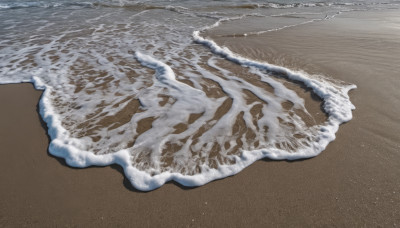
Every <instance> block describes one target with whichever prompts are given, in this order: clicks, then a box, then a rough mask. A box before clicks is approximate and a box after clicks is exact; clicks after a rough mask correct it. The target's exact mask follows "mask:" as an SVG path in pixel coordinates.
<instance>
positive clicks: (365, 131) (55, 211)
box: [0, 13, 400, 227]
mask: <svg viewBox="0 0 400 228" xmlns="http://www.w3.org/2000/svg"><path fill="white" fill-rule="evenodd" d="M372 14H373V13H372ZM350 16H351V17H350ZM373 16H375V17H380V16H379V15H376V14H375V15H373ZM390 16H392V17H393V15H390ZM346 17H347V15H346ZM360 17H361V19H362V18H363V15H361V16H360V15H355V16H354V15H353V16H352V15H349V18H344V19H343V20H342V19H341V20H339V21H334V20H332V21H329V23H323V24H322V25H315V24H313V25H306V26H302V27H301V28H291V29H287V30H281V31H279V32H276V33H271V34H267V35H265V36H262V37H261V38H260V37H258V39H256V38H255V39H253V40H251V42H252V43H255V44H254V45H255V46H257V42H259V43H262V42H267V41H268V43H271V42H276V45H275V46H274V48H276V50H273V51H272V53H273V54H274V53H281V56H283V57H286V55H287V56H289V55H290V56H293V58H294V59H295V60H293V64H298V65H301V66H303V65H304V66H308V67H309V69H312V68H316V69H317V70H316V71H315V72H321V71H322V72H324V71H325V72H329V75H332V76H333V77H335V76H336V75H339V76H340V78H339V79H342V80H343V79H344V80H345V81H348V82H354V83H355V84H356V85H358V86H359V88H358V89H356V90H355V91H352V92H350V93H351V95H350V97H351V101H352V102H353V103H354V104H355V106H356V110H355V111H353V116H354V118H353V120H351V121H350V122H348V123H345V124H342V125H341V126H340V128H339V131H338V132H337V134H336V140H335V141H333V142H331V143H330V144H329V145H328V147H327V149H326V150H325V151H323V152H322V153H321V154H320V155H318V156H317V157H314V158H312V159H307V160H302V161H293V162H289V161H268V160H261V161H257V162H255V163H253V164H252V165H250V166H249V167H247V168H246V169H244V170H243V171H241V172H240V173H238V174H236V175H235V176H232V177H227V178H225V179H222V180H216V181H213V182H210V183H208V184H206V185H204V186H200V187H196V188H185V187H180V186H178V185H177V184H175V183H173V182H169V183H167V184H165V185H164V186H162V187H161V188H159V189H156V190H154V191H151V192H147V193H142V192H138V191H132V189H129V188H127V186H126V178H125V177H123V175H121V171H120V170H118V168H116V167H115V166H114V167H109V166H107V167H90V168H85V169H76V168H70V167H66V166H63V165H60V164H59V162H55V159H54V157H51V156H49V155H48V154H47V153H46V152H45V151H47V147H48V138H47V134H46V132H44V131H43V128H42V127H43V126H41V124H40V121H37V119H38V113H37V103H38V99H39V97H40V94H41V92H42V91H35V90H34V89H33V88H32V86H31V85H29V84H18V85H1V86H0V94H1V96H0V97H1V100H0V101H1V103H0V104H1V106H2V107H4V108H3V110H4V111H2V112H0V113H1V116H0V120H1V121H2V122H1V137H0V138H2V139H3V140H4V141H3V143H2V145H3V149H2V150H3V151H2V153H3V156H4V157H5V158H7V159H2V164H1V167H2V170H1V173H2V174H1V176H0V177H1V181H2V183H7V184H6V185H4V186H2V187H1V194H2V197H1V198H0V199H1V201H0V203H1V205H2V207H1V209H0V212H1V213H0V215H1V216H0V226H10V225H15V226H17V225H30V226H52V225H53V226H54V225H61V224H63V225H66V226H74V225H77V224H79V225H81V226H84V225H90V226H95V225H100V226H107V225H108V226H110V225H113V226H118V225H119V226H129V225H131V224H137V225H138V226H156V225H163V226H195V227H198V226H213V225H214V226H215V225H216V224H218V225H223V226H246V225H255V226H257V225H258V226H263V225H270V226H271V225H272V226H277V225H279V226H311V225H313V226H324V225H336V226H354V225H355V226H357V225H358V226H378V225H381V226H396V224H397V225H398V224H400V219H399V218H400V216H399V215H400V211H399V209H398V208H399V205H400V194H399V192H397V189H400V181H399V180H398V177H399V175H400V169H398V162H399V161H400V153H397V152H399V150H400V146H399V147H396V144H397V146H398V144H399V140H398V137H399V136H397V135H395V134H388V133H387V132H382V131H380V129H377V130H375V129H373V128H371V127H373V124H378V126H379V127H380V128H383V129H388V130H389V131H391V132H392V133H396V130H397V131H398V132H399V126H398V125H394V126H393V127H391V128H390V126H389V125H392V124H393V122H394V123H396V120H397V119H396V116H395V114H396V113H398V112H397V111H396V110H397V109H398V108H397V109H396V108H395V107H393V109H390V110H387V107H390V105H394V104H395V103H393V101H394V100H393V99H390V98H387V97H386V95H387V94H390V93H394V94H393V96H394V97H395V98H396V97H398V96H399V94H398V92H397V93H396V91H393V90H390V88H392V87H391V86H390V85H389V86H388V85H387V84H385V82H378V83H375V84H376V85H374V82H369V83H368V81H367V80H366V78H362V77H361V76H358V77H357V75H358V74H359V73H360V70H359V69H358V68H351V67H352V66H348V65H345V67H341V68H337V69H336V68H335V67H337V66H343V65H340V64H339V63H341V64H343V62H344V61H342V62H339V63H335V62H330V63H331V64H332V65H333V66H332V67H333V69H331V68H326V66H328V67H329V66H331V65H326V66H325V65H324V64H323V63H324V62H326V61H328V60H329V59H333V60H337V59H336V58H337V57H335V55H334V54H330V56H328V57H324V58H322V57H321V55H320V53H324V52H325V53H326V51H327V50H330V49H329V45H326V44H331V45H333V44H334V43H335V41H337V40H335V39H332V38H329V39H327V38H326V37H325V38H324V33H327V32H329V31H328V30H329V29H332V28H333V29H335V32H337V31H340V29H342V31H343V28H346V25H344V24H343V23H344V22H346V23H348V22H354V23H355V22H357V23H363V22H362V21H360V20H358V19H357V18H360ZM335 20H336V19H335ZM364 23H365V22H364ZM324 26H326V27H327V28H326V29H323V27H324ZM329 26H330V28H329ZM301 30H304V31H303V32H302V31H301ZM318 31H320V32H319V33H318ZM307 33H312V34H313V35H314V36H315V37H317V38H318V39H319V40H318V41H319V42H320V43H321V44H325V45H320V46H321V47H323V48H325V49H323V50H320V52H317V53H316V51H315V50H314V49H310V47H309V46H307V45H308V43H305V44H304V46H303V48H304V47H305V48H304V49H306V51H305V50H304V49H301V48H300V47H299V48H298V49H295V50H294V51H293V53H290V52H289V51H288V49H289V48H293V46H292V45H293V42H294V41H293V40H291V39H289V38H290V37H293V35H296V36H295V37H294V38H298V37H302V38H305V37H308V36H307ZM352 34H353V33H349V34H343V36H345V35H347V36H350V35H352ZM291 35H292V36H291ZM369 35H371V34H369ZM371 36H372V35H371ZM317 38H316V39H317ZM339 38H340V37H339ZM364 38H365V37H364ZM224 39H225V40H223V41H221V42H226V43H225V44H227V43H228V44H231V45H232V44H234V43H235V42H236V43H239V44H241V45H242V47H247V48H248V47H249V43H247V41H249V40H248V38H246V39H247V41H246V42H245V40H243V39H242V40H238V39H235V40H234V39H227V38H224ZM285 39H287V40H285ZM373 39H374V38H373V37H372V38H371V40H372V41H373ZM382 39H383V38H382ZM304 40H305V39H304ZM350 41H351V40H348V41H347V42H350ZM355 41H356V40H355ZM229 42H231V43H229ZM387 42H389V41H387ZM259 43H258V44H259ZM309 43H310V45H311V43H314V44H316V43H315V42H313V41H312V40H310V41H309ZM291 44H292V45H291ZM350 44H351V43H350ZM350 44H348V45H350ZM285 45H287V46H285ZM227 46H228V45H227ZM236 47H237V48H238V50H240V48H241V46H240V45H238V46H236ZM307 48H308V49H307ZM335 48H338V47H337V46H331V49H335ZM347 48H349V47H347ZM338 50H339V51H342V49H338ZM362 50H363V49H360V50H359V49H357V48H353V51H356V53H358V52H357V51H362ZM371 50H372V51H371ZM370 51H371V52H373V51H374V49H371V48H370ZM395 51H396V50H392V52H390V53H389V54H392V55H393V52H394V53H396V52H395ZM288 52H289V53H288ZM261 53H266V51H264V52H261ZM285 53H288V54H285ZM296 53H300V54H298V55H297V56H296ZM372 54H374V55H373V56H366V57H370V58H372V57H376V56H382V57H386V56H384V55H382V53H380V52H377V51H376V52H373V53H372ZM302 55H304V56H307V57H308V58H307V60H310V61H314V62H315V63H310V62H307V61H300V60H299V57H301V56H302ZM341 57H342V58H344V59H345V56H341ZM296 58H297V59H296ZM397 58H398V56H397ZM318 59H319V60H318ZM362 60H363V59H359V60H357V61H356V62H357V64H358V66H364V65H363V64H365V63H364V62H363V61H362ZM368 61H369V59H366V62H368ZM392 61H397V59H394V60H392ZM313 64H314V65H313ZM379 67H381V65H379ZM370 68H372V67H371V66H370ZM370 68H368V69H365V71H362V72H364V73H368V71H372V73H370V74H365V75H370V77H372V76H373V75H374V74H373V73H375V70H380V71H383V73H386V75H388V72H389V73H390V72H393V71H392V70H393V69H395V67H393V69H392V68H390V69H387V68H385V69H380V68H378V69H375V70H374V69H370ZM348 69H350V70H353V71H351V72H352V73H351V74H350V75H349V74H342V73H343V72H345V73H346V72H348V71H346V70H348ZM354 70H355V71H354ZM357 70H358V71H357ZM371 75H372V76H371ZM389 76H390V75H389ZM393 80H395V78H394V79H393ZM386 83H389V84H390V83H392V84H393V83H394V84H393V85H396V81H391V78H389V79H388V82H386ZM371 84H372V85H371ZM397 84H398V82H397ZM393 85H392V86H393ZM371 86H378V88H382V87H384V88H386V90H384V91H383V92H381V93H378V92H379V91H380V90H376V89H374V90H369V89H371ZM385 86H386V87H385ZM393 87H395V86H393ZM387 88H389V89H387ZM371 91H372V95H368V92H371ZM374 95H375V96H377V97H376V98H375V99H372V100H371V98H372V97H373V96H374ZM364 96H367V97H366V98H365V97H364ZM365 99H368V101H365ZM381 99H389V100H388V101H387V100H385V101H384V102H382V101H381ZM369 102H370V103H369ZM377 107H381V109H382V110H385V112H384V113H381V112H380V110H376V109H377ZM374 110H375V111H374ZM385 116H387V117H388V118H387V119H383V122H381V121H380V120H382V118H385ZM393 116H394V119H393ZM39 118H40V117H39ZM391 118H392V119H393V120H391V121H390V119H391ZM388 127H389V128H388ZM393 131H394V132H393ZM385 133H386V134H385ZM21 138H23V140H24V143H21ZM5 143H9V144H7V145H6V146H4V145H5ZM56 160H59V159H56ZM116 170H117V172H116ZM128 184H129V183H128ZM260 199H262V200H260Z"/></svg>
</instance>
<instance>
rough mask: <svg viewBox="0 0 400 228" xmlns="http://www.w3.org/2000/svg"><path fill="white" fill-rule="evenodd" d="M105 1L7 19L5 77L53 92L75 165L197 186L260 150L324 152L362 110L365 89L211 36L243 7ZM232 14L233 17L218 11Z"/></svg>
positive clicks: (49, 100)
mask: <svg viewBox="0 0 400 228" xmlns="http://www.w3.org/2000/svg"><path fill="white" fill-rule="evenodd" d="M135 7H136V6H135ZM106 9H107V10H98V9H97V8H87V9H82V10H84V12H85V14H78V13H76V11H71V10H59V11H55V13H53V14H51V16H49V15H48V14H47V13H46V12H35V13H36V14H35V15H34V16H35V17H36V18H39V19H40V20H39V19H38V20H32V21H29V23H27V24H22V23H19V24H18V23H17V22H16V20H2V21H1V22H0V26H1V28H3V30H2V31H3V32H2V33H0V35H1V40H0V41H1V43H0V58H1V61H0V82H1V83H20V82H32V83H34V84H35V86H36V88H38V89H42V90H44V93H43V96H42V98H41V100H40V113H41V116H42V117H43V119H44V121H45V122H46V123H47V125H48V128H49V131H48V133H49V135H50V137H51V143H50V147H49V151H50V153H52V154H53V155H55V156H58V157H62V158H65V160H66V162H67V163H68V164H69V165H71V166H74V167H87V166H91V165H109V164H113V163H116V164H119V165H121V166H122V167H124V170H125V174H126V176H127V178H128V179H129V180H130V181H131V183H132V185H133V186H135V187H136V188H137V189H140V190H152V189H154V188H157V187H160V186H161V185H163V184H164V183H165V182H167V181H171V180H174V181H177V182H179V183H181V184H183V185H186V186H198V185H202V184H205V183H207V182H210V181H212V180H215V179H218V178H223V177H226V176H229V175H233V174H236V173H238V172H239V171H241V170H242V169H243V168H245V167H247V166H248V165H250V164H252V163H253V162H254V161H256V160H258V159H261V158H271V159H299V158H308V157H313V156H316V155H318V154H319V153H320V152H321V151H323V150H324V149H325V147H326V146H327V145H328V143H329V142H331V141H332V140H334V138H335V133H336V131H337V130H338V127H339V125H340V124H341V123H343V122H345V121H349V120H350V119H351V118H352V113H351V110H352V109H354V106H353V105H352V104H351V102H350V99H349V96H348V95H347V93H348V91H349V90H350V89H353V88H355V86H354V85H348V84H346V83H343V82H336V81H334V80H331V79H328V78H325V77H322V76H315V75H308V74H306V73H302V72H295V71H292V70H289V69H286V68H283V67H279V66H274V65H270V64H268V63H265V62H260V61H254V60H250V59H247V58H245V57H243V56H240V55H239V54H238V53H232V52H231V51H230V50H229V49H228V48H226V47H221V46H218V45H217V44H216V43H215V42H213V41H212V40H210V39H209V38H207V37H205V36H204V33H205V32H206V31H207V30H209V29H211V28H215V27H217V26H219V25H220V24H221V23H224V22H226V21H232V20H233V19H236V20H240V19H242V18H244V16H243V15H242V14H237V13H236V11H234V12H227V11H223V12H219V11H218V12H210V11H209V10H206V11H201V12H200V11H199V10H198V9H196V10H192V9H190V8H187V7H186V6H185V7H183V6H180V7H174V8H173V9H179V10H180V12H179V13H177V12H176V11H174V10H171V6H164V9H165V10H161V11H157V10H150V9H151V7H150V8H149V6H146V7H145V8H140V9H139V8H135V10H132V11H131V10H129V11H127V10H124V9H123V8H116V9H114V8H112V7H111V8H110V7H109V8H106ZM182 12H184V13H182ZM238 12H241V11H240V10H239V11H238ZM17 13H18V12H17ZM20 13H21V15H19V16H20V17H23V15H24V12H20ZM257 13H258V14H259V13H260V12H257ZM224 14H229V16H232V17H226V18H224V19H218V20H217V19H215V18H218V17H221V16H222V15H224ZM235 14H236V15H235ZM214 16H215V18H214ZM318 16H319V17H321V15H318ZM1 17H6V16H5V14H2V15H0V18H1ZM49 17H50V18H49ZM159 18H163V20H159ZM322 18H324V17H322ZM263 19H265V20H268V17H264V18H263ZM307 20H308V19H307ZM83 22H84V23H83ZM210 25H211V26H210ZM307 91H308V92H311V93H312V94H314V95H315V96H318V97H319V98H318V99H317V100H313V101H309V100H307V99H306V98H305V97H304V94H305V92H307ZM310 102H313V104H314V106H315V107H317V112H318V113H323V115H317V114H316V113H314V112H313V111H311V110H309V109H308V107H309V106H310ZM321 107H322V108H321Z"/></svg>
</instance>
